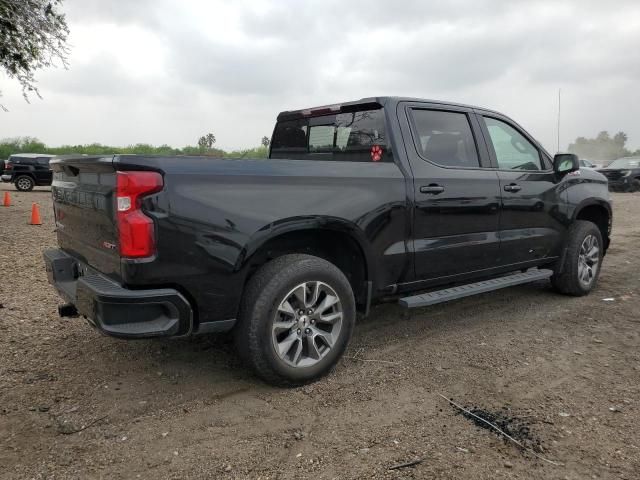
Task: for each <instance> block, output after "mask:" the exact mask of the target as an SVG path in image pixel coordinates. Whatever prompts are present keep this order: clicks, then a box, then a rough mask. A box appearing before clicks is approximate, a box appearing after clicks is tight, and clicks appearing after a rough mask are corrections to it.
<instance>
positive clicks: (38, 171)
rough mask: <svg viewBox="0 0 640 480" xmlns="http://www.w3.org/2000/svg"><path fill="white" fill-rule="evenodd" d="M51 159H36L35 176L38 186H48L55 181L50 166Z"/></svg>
mask: <svg viewBox="0 0 640 480" xmlns="http://www.w3.org/2000/svg"><path fill="white" fill-rule="evenodd" d="M50 160H51V159H50V158H49V157H38V158H35V159H34V165H33V168H34V175H35V177H36V183H37V184H38V185H43V184H44V185H48V184H50V183H51V180H52V179H53V172H52V171H51V167H50V166H49V161H50Z"/></svg>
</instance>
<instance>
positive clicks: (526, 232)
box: [478, 113, 565, 266]
mask: <svg viewBox="0 0 640 480" xmlns="http://www.w3.org/2000/svg"><path fill="white" fill-rule="evenodd" d="M478 121H479V123H480V125H481V128H482V129H483V133H484V137H485V139H486V141H487V147H488V149H489V156H490V157H491V162H492V165H493V166H494V168H495V169H496V172H497V174H498V178H499V180H500V195H501V213H500V241H501V242H500V263H502V264H503V265H511V264H513V265H516V266H517V265H519V264H527V263H529V264H532V263H536V262H538V261H539V260H540V259H544V258H547V257H550V256H554V255H556V254H557V251H558V250H559V248H560V244H561V240H562V234H561V232H562V231H563V230H564V228H565V227H564V226H563V225H562V223H560V220H559V219H560V215H558V213H559V211H558V210H559V209H560V208H562V203H563V200H562V198H563V197H562V193H561V191H560V188H559V182H558V178H557V176H556V175H555V174H554V172H553V169H552V162H551V159H550V158H549V157H548V156H547V154H546V153H545V152H544V151H543V150H542V148H540V147H539V146H538V145H537V143H536V142H535V141H534V140H533V138H531V137H530V136H529V135H528V134H527V133H526V132H525V131H524V130H522V129H521V128H520V127H519V126H518V125H517V124H515V123H513V122H512V121H511V120H510V119H508V118H506V117H504V116H500V115H497V114H496V115H493V114H491V115H488V114H484V113H481V114H479V115H478Z"/></svg>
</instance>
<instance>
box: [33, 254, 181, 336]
mask: <svg viewBox="0 0 640 480" xmlns="http://www.w3.org/2000/svg"><path fill="white" fill-rule="evenodd" d="M44 261H45V265H46V269H47V276H48V279H49V283H51V284H52V285H53V286H54V287H55V288H56V290H57V291H58V293H59V294H60V296H61V297H62V298H64V299H65V300H66V301H67V302H69V303H71V304H73V305H74V306H75V308H76V309H77V311H78V313H79V314H80V315H83V316H84V317H86V318H87V320H89V322H90V323H91V324H92V325H93V326H95V327H96V328H97V329H99V330H101V331H102V332H104V333H106V334H107V335H111V336H114V337H121V338H147V337H168V336H176V335H188V334H190V333H191V331H192V329H193V310H192V308H191V305H190V304H189V302H188V301H187V300H186V298H184V296H183V295H181V294H180V292H178V291H177V290H174V289H172V288H158V289H150V290H130V289H128V288H124V287H122V286H121V285H120V284H119V283H117V282H115V281H113V280H112V279H110V278H109V277H106V276H105V275H102V274H100V273H99V272H97V271H95V270H93V269H92V268H90V267H88V266H87V265H84V264H82V263H81V262H80V261H78V260H77V259H76V258H74V257H72V256H71V255H69V254H67V253H65V252H64V251H62V250H60V249H50V250H46V251H45V252H44Z"/></svg>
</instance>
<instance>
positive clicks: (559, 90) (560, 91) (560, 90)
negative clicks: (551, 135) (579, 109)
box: [558, 88, 562, 152]
mask: <svg viewBox="0 0 640 480" xmlns="http://www.w3.org/2000/svg"><path fill="white" fill-rule="evenodd" d="M561 93H562V89H561V88H559V89H558V152H560V95H561Z"/></svg>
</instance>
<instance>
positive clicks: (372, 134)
mask: <svg viewBox="0 0 640 480" xmlns="http://www.w3.org/2000/svg"><path fill="white" fill-rule="evenodd" d="M271 158H293V159H305V160H334V161H348V162H371V161H374V162H379V161H382V162H392V161H393V156H392V154H391V151H390V149H389V146H388V145H387V138H386V131H385V123H384V112H383V111H382V110H381V109H379V110H363V111H356V112H345V113H339V114H335V115H323V116H318V117H310V118H301V119H296V120H285V121H281V122H278V124H277V125H276V129H275V131H274V134H273V143H272V147H271Z"/></svg>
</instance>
